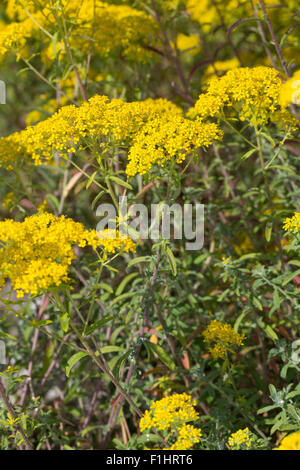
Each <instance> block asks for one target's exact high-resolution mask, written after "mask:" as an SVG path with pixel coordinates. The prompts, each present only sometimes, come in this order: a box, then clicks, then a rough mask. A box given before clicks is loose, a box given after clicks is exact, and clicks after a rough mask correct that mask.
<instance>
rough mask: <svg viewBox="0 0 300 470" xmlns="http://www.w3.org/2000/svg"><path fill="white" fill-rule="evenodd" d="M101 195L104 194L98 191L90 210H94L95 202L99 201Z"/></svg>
mask: <svg viewBox="0 0 300 470" xmlns="http://www.w3.org/2000/svg"><path fill="white" fill-rule="evenodd" d="M103 194H105V191H100V193H99V194H97V196H96V197H95V198H94V199H93V202H92V210H94V209H95V205H96V202H97V201H99V199H100V198H101V197H102V196H103Z"/></svg>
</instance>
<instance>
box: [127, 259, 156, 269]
mask: <svg viewBox="0 0 300 470" xmlns="http://www.w3.org/2000/svg"><path fill="white" fill-rule="evenodd" d="M150 261H151V256H138V257H137V258H134V259H132V260H130V261H129V263H128V265H127V268H126V271H128V269H129V268H131V266H134V265H135V264H138V263H149V262H150Z"/></svg>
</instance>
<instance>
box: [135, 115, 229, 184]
mask: <svg viewBox="0 0 300 470" xmlns="http://www.w3.org/2000/svg"><path fill="white" fill-rule="evenodd" d="M222 135H223V134H222V131H221V130H220V129H219V128H218V126H217V125H216V124H213V123H211V124H207V123H203V122H201V121H200V120H195V121H190V120H189V119H185V118H183V117H180V116H173V117H167V118H166V119H165V120H160V121H159V120H152V121H150V122H149V123H148V124H147V125H145V126H144V127H143V128H142V130H141V132H140V133H139V134H138V135H137V136H136V137H135V139H134V140H133V145H132V147H131V148H130V151H129V155H128V159H129V163H128V165H127V168H126V173H127V174H128V175H129V176H134V175H135V174H137V173H140V174H141V175H143V174H145V173H147V172H148V171H149V170H150V168H151V167H152V165H154V164H158V165H160V166H162V167H163V166H164V164H165V163H166V162H167V161H169V160H171V159H172V158H173V157H175V158H176V162H177V163H181V162H182V161H183V160H185V158H186V156H187V155H188V154H190V153H191V152H193V151H196V150H197V149H198V148H200V147H208V146H210V145H211V144H212V142H213V140H214V139H215V140H221V138H222Z"/></svg>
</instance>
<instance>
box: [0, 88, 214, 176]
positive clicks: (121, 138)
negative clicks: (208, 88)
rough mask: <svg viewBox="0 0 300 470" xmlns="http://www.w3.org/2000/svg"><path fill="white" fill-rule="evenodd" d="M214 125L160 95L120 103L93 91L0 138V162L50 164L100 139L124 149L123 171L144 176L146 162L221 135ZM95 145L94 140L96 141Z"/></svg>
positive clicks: (5, 164)
mask: <svg viewBox="0 0 300 470" xmlns="http://www.w3.org/2000/svg"><path fill="white" fill-rule="evenodd" d="M222 135H223V134H222V131H221V130H220V129H219V128H218V126H217V125H216V124H214V123H203V122H202V121H201V120H199V119H196V120H195V121H191V120H189V119H186V118H184V117H183V116H182V110H181V109H180V108H178V107H177V106H175V105H174V104H173V103H171V102H169V101H168V100H165V99H157V100H153V99H147V100H145V101H137V102H133V103H126V102H124V101H123V100H121V99H113V100H111V101H109V100H108V98H107V97H106V96H99V95H96V96H94V97H93V98H91V99H90V100H89V101H88V102H86V103H83V104H82V105H81V106H79V107H76V106H74V105H70V106H64V107H62V108H60V109H59V110H58V111H57V112H56V113H55V114H54V115H53V116H51V117H50V118H48V119H46V120H44V121H41V122H39V123H37V124H36V125H35V126H28V127H27V128H26V129H25V130H23V131H21V132H19V133H15V134H13V135H11V136H9V137H4V138H1V139H0V163H1V165H2V166H3V167H5V168H7V169H12V164H16V163H17V162H18V159H19V160H20V161H22V159H23V160H24V159H25V161H26V159H27V160H30V157H31V159H32V160H33V161H34V164H35V165H40V164H41V163H43V162H45V161H46V162H50V161H51V159H52V158H53V156H54V155H55V154H57V153H58V154H59V155H60V156H63V157H67V156H68V155H69V154H70V153H75V152H77V151H80V150H82V149H83V148H84V147H85V146H86V145H89V143H90V144H95V139H96V138H98V139H99V138H100V139H102V142H103V143H105V142H107V140H110V141H113V142H114V143H118V142H119V143H126V145H128V146H129V147H130V151H129V155H128V158H129V163H128V165H127V169H126V172H127V175H128V176H134V175H135V174H136V173H140V174H145V173H146V172H148V171H149V170H150V168H151V167H152V165H154V164H158V165H160V166H164V164H165V162H167V161H169V160H170V159H172V158H173V157H175V159H176V162H177V163H181V162H182V161H183V160H184V159H185V158H186V156H187V155H188V154H190V153H191V152H193V151H195V150H197V149H198V148H199V147H204V148H205V147H208V146H209V145H211V143H212V141H213V140H214V139H215V140H220V139H221V138H222ZM97 142H98V143H99V141H97Z"/></svg>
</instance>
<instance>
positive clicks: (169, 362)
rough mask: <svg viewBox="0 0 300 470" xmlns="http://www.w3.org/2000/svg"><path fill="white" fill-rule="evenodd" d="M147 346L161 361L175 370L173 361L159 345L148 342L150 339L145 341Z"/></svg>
mask: <svg viewBox="0 0 300 470" xmlns="http://www.w3.org/2000/svg"><path fill="white" fill-rule="evenodd" d="M147 346H148V347H149V348H150V349H152V351H153V352H155V353H156V354H157V356H158V357H159V359H160V360H161V362H163V363H164V364H165V365H166V366H167V367H168V368H169V369H170V370H173V371H175V370H176V369H177V367H176V364H175V362H174V361H173V360H172V359H171V357H170V356H169V354H168V353H167V352H166V351H165V350H164V349H163V348H162V347H161V346H159V345H158V344H155V343H150V341H148V342H147Z"/></svg>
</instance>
